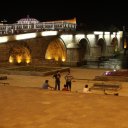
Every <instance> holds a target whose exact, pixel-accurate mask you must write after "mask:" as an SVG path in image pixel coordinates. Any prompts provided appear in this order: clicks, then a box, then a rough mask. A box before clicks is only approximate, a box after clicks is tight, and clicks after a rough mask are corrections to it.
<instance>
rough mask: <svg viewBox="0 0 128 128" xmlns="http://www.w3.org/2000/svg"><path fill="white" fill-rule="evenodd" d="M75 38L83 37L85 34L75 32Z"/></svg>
mask: <svg viewBox="0 0 128 128" xmlns="http://www.w3.org/2000/svg"><path fill="white" fill-rule="evenodd" d="M75 37H76V38H85V35H84V34H77V35H75Z"/></svg>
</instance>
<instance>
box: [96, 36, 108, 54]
mask: <svg viewBox="0 0 128 128" xmlns="http://www.w3.org/2000/svg"><path fill="white" fill-rule="evenodd" d="M96 45H97V46H99V48H100V49H99V50H98V53H99V56H105V53H106V42H105V40H104V39H103V38H99V39H98V41H97V42H96Z"/></svg>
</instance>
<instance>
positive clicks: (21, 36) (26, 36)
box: [15, 33, 37, 40]
mask: <svg viewBox="0 0 128 128" xmlns="http://www.w3.org/2000/svg"><path fill="white" fill-rule="evenodd" d="M36 36H37V34H36V33H27V34H20V35H16V36H15V39H16V40H23V39H30V38H35V37H36Z"/></svg>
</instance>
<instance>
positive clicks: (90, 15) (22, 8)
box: [0, 0, 128, 27]
mask: <svg viewBox="0 0 128 128" xmlns="http://www.w3.org/2000/svg"><path fill="white" fill-rule="evenodd" d="M26 2H27V3H26ZM44 2H45V3H44ZM3 5H6V6H2V5H1V8H0V20H3V19H6V20H7V21H8V23H15V22H16V21H17V20H19V19H21V18H25V17H27V15H29V16H30V17H33V18H36V19H38V20H39V21H49V20H61V19H70V18H74V17H76V18H77V22H78V24H85V25H86V24H87V25H90V26H92V27H93V26H98V25H100V26H109V25H117V26H125V25H128V7H127V4H125V3H124V2H123V1H120V0H118V1H115V2H114V1H95V2H94V1H90V2H89V1H79V0H77V2H75V1H69V0H68V1H60V2H58V1H53V0H49V1H33V2H32V1H18V0H17V2H13V3H12V1H8V2H7V3H6V1H5V3H4V1H3Z"/></svg>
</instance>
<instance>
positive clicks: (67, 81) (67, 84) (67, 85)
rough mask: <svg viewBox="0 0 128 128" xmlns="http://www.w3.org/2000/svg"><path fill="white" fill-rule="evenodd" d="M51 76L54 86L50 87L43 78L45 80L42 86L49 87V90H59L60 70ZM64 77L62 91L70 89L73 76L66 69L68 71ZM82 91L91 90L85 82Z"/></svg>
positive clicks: (88, 91) (87, 91)
mask: <svg viewBox="0 0 128 128" xmlns="http://www.w3.org/2000/svg"><path fill="white" fill-rule="evenodd" d="M52 77H53V78H54V79H55V87H52V86H51V85H50V84H49V81H48V80H45V82H44V83H43V85H42V88H43V89H51V90H60V83H61V81H60V79H61V74H60V72H59V71H57V72H56V73H55V74H54V75H53V76H52ZM64 78H65V84H64V87H63V88H62V91H71V87H72V79H73V76H72V75H71V73H70V71H68V73H67V74H66V75H65V77H64ZM82 91H83V93H91V91H90V89H89V87H88V84H85V86H84V88H83V90H82Z"/></svg>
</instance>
